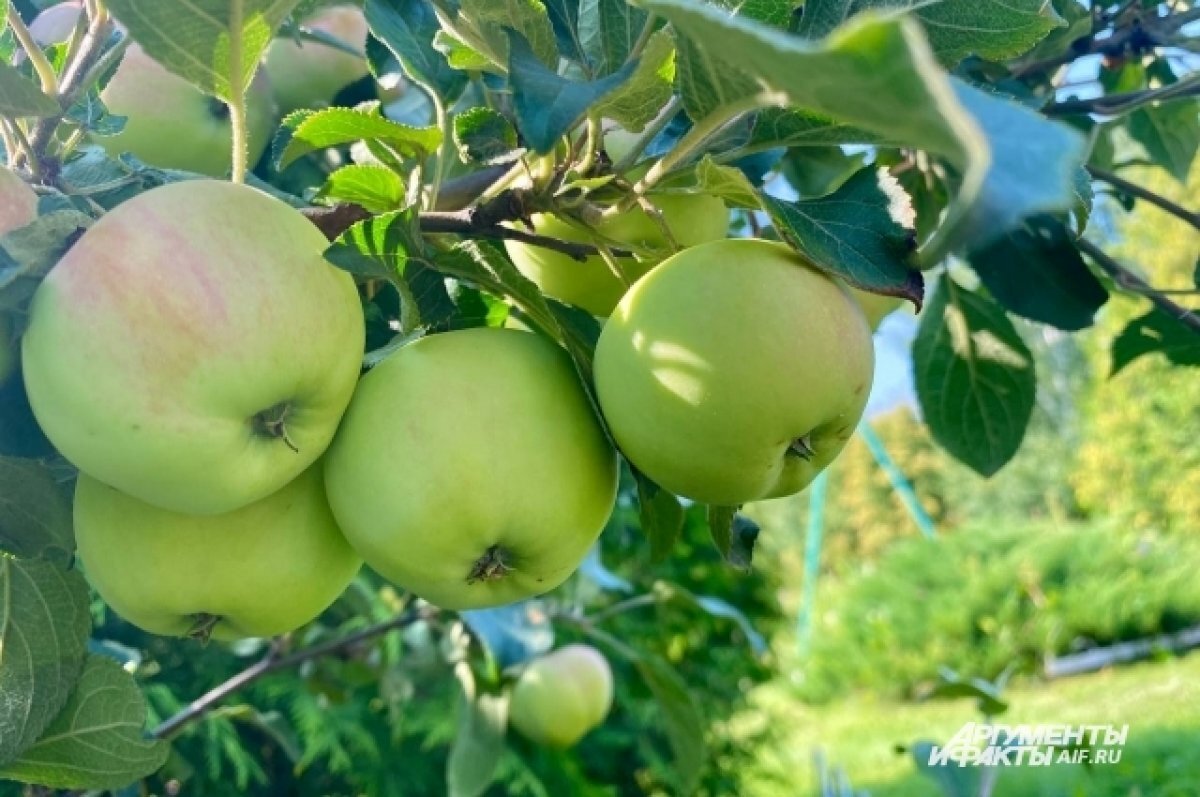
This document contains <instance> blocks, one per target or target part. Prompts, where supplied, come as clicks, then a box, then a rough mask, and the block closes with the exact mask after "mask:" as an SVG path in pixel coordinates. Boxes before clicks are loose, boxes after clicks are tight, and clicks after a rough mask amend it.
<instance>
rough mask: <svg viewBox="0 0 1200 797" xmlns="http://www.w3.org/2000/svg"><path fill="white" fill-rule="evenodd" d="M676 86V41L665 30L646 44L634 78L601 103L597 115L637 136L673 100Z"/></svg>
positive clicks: (657, 32)
mask: <svg viewBox="0 0 1200 797" xmlns="http://www.w3.org/2000/svg"><path fill="white" fill-rule="evenodd" d="M674 82H675V40H674V39H672V38H671V34H670V33H669V32H667V31H665V30H659V31H655V33H654V34H652V35H651V36H650V39H649V41H647V42H646V47H645V49H644V50H642V55H641V57H640V58H639V59H638V62H637V68H636V69H634V71H633V75H632V76H631V77H630V78H629V80H627V81H626V82H625V83H624V84H623V85H621V86H620V87H619V88H617V89H616V90H615V91H613V92H612V93H611V94H610V95H608V96H607V97H606V98H604V99H603V100H601V101H600V104H599V105H598V106H597V107H596V112H597V113H598V114H600V115H601V116H604V117H607V118H609V119H612V120H614V121H615V122H617V123H618V124H620V125H621V127H623V128H625V129H626V130H631V131H633V132H635V133H638V132H641V131H642V129H643V128H644V127H645V126H646V125H647V124H648V123H649V122H650V121H651V120H653V119H654V118H655V117H656V116H658V113H659V111H661V110H662V108H663V106H664V105H666V104H667V102H669V101H670V99H671V94H672V93H673V92H674Z"/></svg>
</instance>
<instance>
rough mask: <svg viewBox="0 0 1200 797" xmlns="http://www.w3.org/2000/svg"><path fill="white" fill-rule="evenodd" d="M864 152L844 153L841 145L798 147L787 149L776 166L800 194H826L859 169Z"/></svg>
mask: <svg viewBox="0 0 1200 797" xmlns="http://www.w3.org/2000/svg"><path fill="white" fill-rule="evenodd" d="M865 161H866V154H865V153H862V152H856V153H855V154H853V155H847V154H846V152H845V151H843V150H842V148H841V147H799V148H796V149H793V150H792V151H791V152H789V153H788V154H787V155H786V156H785V157H784V159H783V161H782V162H781V163H780V167H781V168H780V170H781V171H782V172H783V175H784V177H786V178H787V181H788V183H789V184H790V185H791V186H792V188H794V189H796V193H797V194H799V195H800V197H801V198H808V199H812V198H815V197H822V196H827V195H828V194H831V193H833V192H834V191H836V190H837V189H838V188H839V187H840V186H841V185H843V184H844V183H845V182H846V180H848V179H850V177H851V175H854V174H856V173H857V172H858V171H859V170H861V169H862V167H863V164H864V162H865Z"/></svg>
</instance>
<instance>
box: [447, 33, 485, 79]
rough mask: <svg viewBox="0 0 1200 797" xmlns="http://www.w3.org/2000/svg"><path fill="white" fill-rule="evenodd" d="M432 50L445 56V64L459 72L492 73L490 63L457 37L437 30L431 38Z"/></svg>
mask: <svg viewBox="0 0 1200 797" xmlns="http://www.w3.org/2000/svg"><path fill="white" fill-rule="evenodd" d="M433 48H434V49H435V50H437V51H438V52H439V53H442V54H443V55H445V56H446V63H448V64H449V65H450V67H451V68H452V69H455V70H458V71H461V72H481V71H493V70H494V67H493V65H492V62H491V61H490V60H489V59H488V57H487V56H486V55H484V54H483V53H481V52H479V51H478V50H476V49H475V48H474V47H472V46H471V45H469V44H467V43H466V42H464V41H463V40H462V39H460V38H458V37H457V36H455V35H453V34H451V33H447V32H446V31H444V30H439V31H438V32H437V35H436V36H434V37H433Z"/></svg>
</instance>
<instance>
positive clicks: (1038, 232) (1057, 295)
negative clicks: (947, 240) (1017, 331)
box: [968, 216, 1108, 330]
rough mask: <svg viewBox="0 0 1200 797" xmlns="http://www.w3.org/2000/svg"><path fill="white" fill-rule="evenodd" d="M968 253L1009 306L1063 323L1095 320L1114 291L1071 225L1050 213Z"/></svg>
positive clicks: (982, 276) (982, 277) (1088, 323)
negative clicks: (1081, 251) (1108, 288)
mask: <svg viewBox="0 0 1200 797" xmlns="http://www.w3.org/2000/svg"><path fill="white" fill-rule="evenodd" d="M968 259H969V260H970V262H971V266H972V268H974V269H975V273H976V274H978V275H979V279H980V280H981V281H982V282H983V284H984V287H986V288H987V289H988V292H989V293H991V294H992V296H993V297H995V299H996V301H998V302H999V303H1000V304H1001V305H1003V306H1004V308H1005V309H1006V310H1009V311H1011V312H1013V313H1016V314H1017V315H1020V316H1024V317H1025V318H1029V319H1032V320H1034V321H1041V322H1042V323H1044V324H1050V325H1051V326H1054V327H1058V328H1059V329H1066V330H1078V329H1083V328H1084V327H1088V326H1091V325H1092V322H1093V321H1094V320H1095V319H1094V316H1095V314H1096V311H1097V310H1099V309H1100V307H1101V306H1102V305H1103V304H1104V302H1105V301H1107V300H1108V291H1106V290H1105V289H1104V286H1103V285H1101V284H1100V280H1098V279H1096V276H1095V275H1094V274H1093V273H1092V271H1091V269H1089V268H1088V267H1087V264H1086V263H1084V262H1083V258H1082V257H1081V256H1080V255H1079V249H1078V248H1077V247H1076V246H1075V241H1074V239H1073V238H1072V237H1071V234H1070V233H1069V232H1067V228H1066V227H1064V226H1063V224H1062V223H1061V222H1059V221H1056V220H1055V219H1052V218H1049V217H1046V216H1040V217H1037V218H1034V219H1031V220H1030V221H1029V222H1028V223H1027V224H1026V225H1025V227H1023V228H1022V229H1020V230H1016V231H1014V232H1011V233H1009V234H1008V235H1006V236H1004V237H1003V238H998V239H996V240H995V241H993V242H992V243H990V244H988V245H987V246H986V247H984V248H982V249H977V250H975V251H973V252H971V253H970V255H969V256H968Z"/></svg>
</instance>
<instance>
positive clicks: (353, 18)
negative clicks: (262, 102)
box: [266, 5, 369, 113]
mask: <svg viewBox="0 0 1200 797" xmlns="http://www.w3.org/2000/svg"><path fill="white" fill-rule="evenodd" d="M301 25H302V26H303V27H306V28H311V29H312V30H315V31H320V32H322V33H327V34H329V35H330V36H332V37H333V38H335V39H337V40H338V41H340V42H342V43H344V44H347V45H349V46H351V47H353V48H355V49H357V50H358V51H359V52H360V53H363V52H364V51H365V50H366V47H367V19H366V17H365V16H364V15H363V11H362V9H361V8H359V7H358V6H354V5H338V6H331V7H328V8H324V9H322V10H320V11H319V12H317V13H316V14H314V15H313V16H311V17H309V18H308V19H306V20H304V21H303V22H302V23H301ZM266 63H267V74H269V75H270V76H271V85H272V86H273V87H274V90H275V99H276V101H277V102H278V103H279V108H280V110H282V111H283V112H284V113H289V112H291V111H294V110H296V109H297V108H317V107H320V106H323V105H328V104H329V101H330V100H332V99H333V97H334V95H335V94H337V93H338V91H339V90H341V89H343V88H345V87H346V86H348V85H350V84H351V83H353V82H355V81H356V80H360V79H362V78H364V77H366V76H367V75H368V74H369V71H368V70H367V59H366V57H365V56H364V55H351V54H350V53H347V52H345V51H344V50H339V49H338V48H336V47H331V46H329V45H328V44H322V43H321V42H318V41H313V40H311V39H305V40H297V39H296V38H295V37H292V36H288V35H283V36H280V37H279V38H277V39H276V40H275V41H273V42H271V46H270V47H269V48H268V49H267V60H266Z"/></svg>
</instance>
